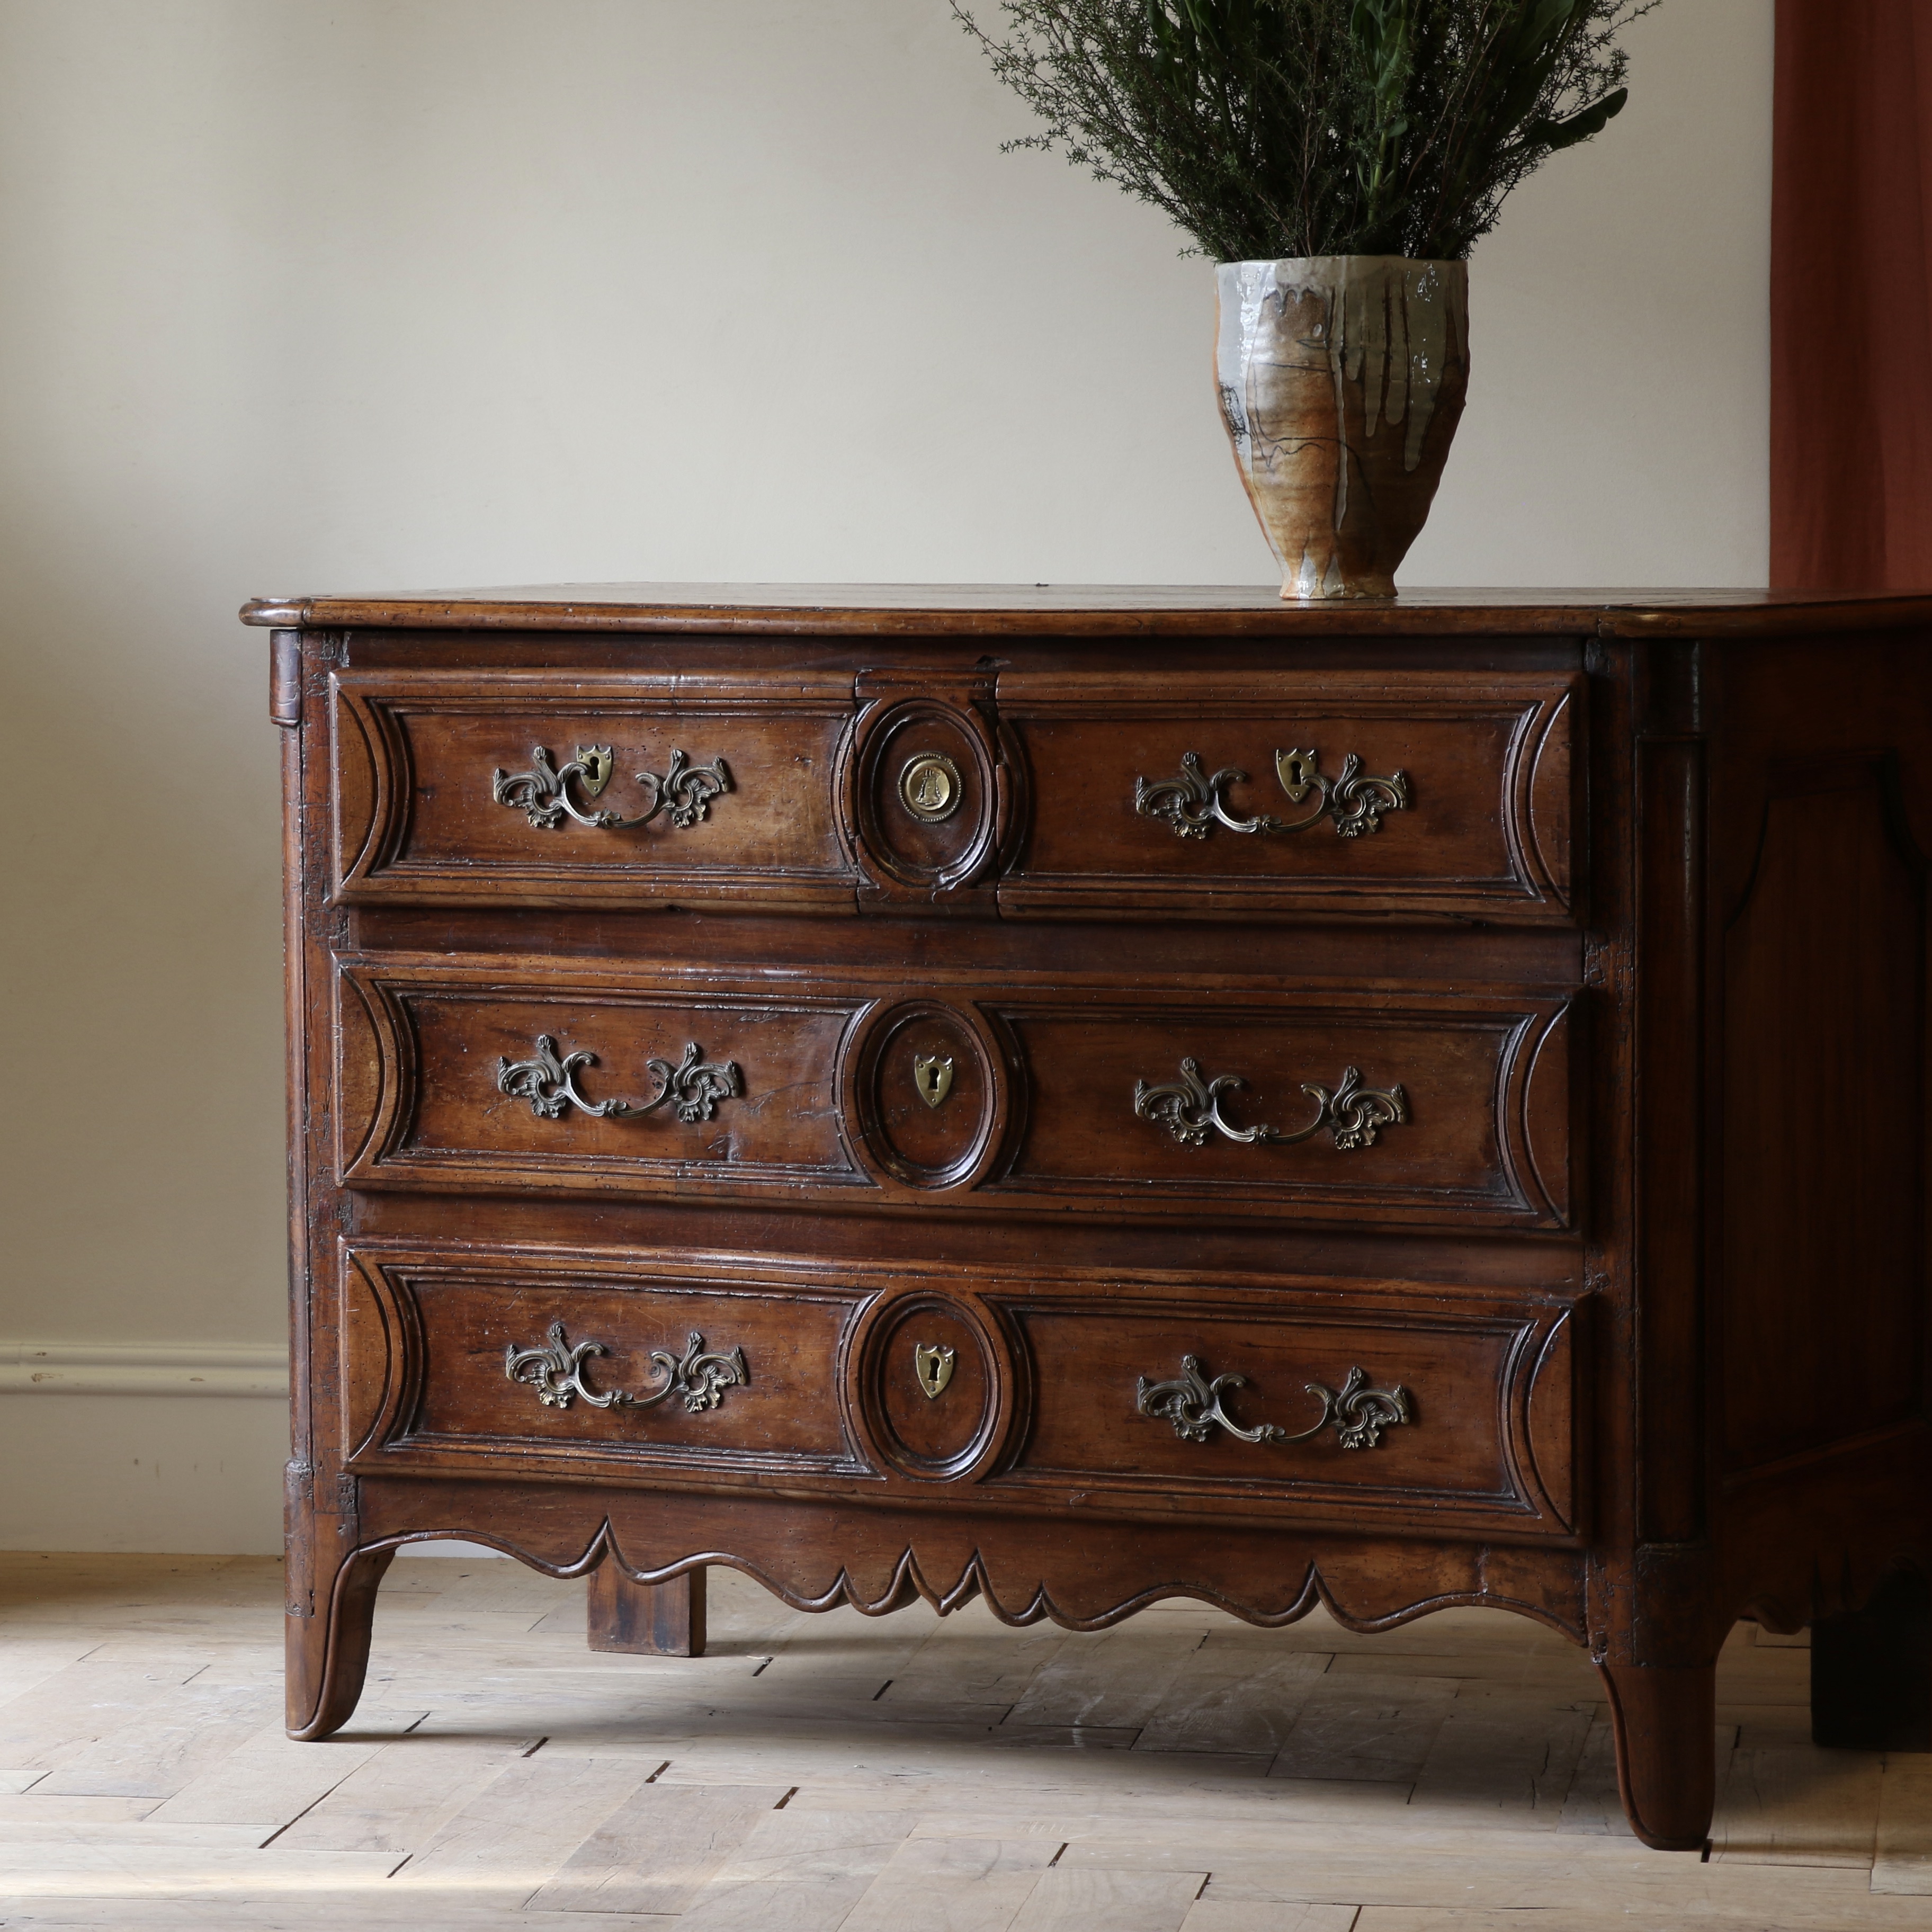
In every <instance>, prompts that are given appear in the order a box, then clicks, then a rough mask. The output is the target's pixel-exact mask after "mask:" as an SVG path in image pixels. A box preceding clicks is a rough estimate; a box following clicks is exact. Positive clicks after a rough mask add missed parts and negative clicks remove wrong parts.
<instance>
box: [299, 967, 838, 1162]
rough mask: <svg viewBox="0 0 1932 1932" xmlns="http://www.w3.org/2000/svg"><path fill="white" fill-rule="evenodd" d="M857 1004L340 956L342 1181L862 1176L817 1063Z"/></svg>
mask: <svg viewBox="0 0 1932 1932" xmlns="http://www.w3.org/2000/svg"><path fill="white" fill-rule="evenodd" d="M863 1004H864V1001H863V999H862V997H860V998H856V999H853V998H839V997H838V996H837V995H833V996H831V997H823V996H814V995H803V994H801V995H796V996H793V995H785V994H772V993H767V992H760V991H758V990H755V989H748V990H745V991H744V992H727V991H724V990H707V991H705V992H698V991H696V990H693V989H682V988H679V987H678V986H675V985H670V986H664V985H654V984H652V983H649V982H644V983H638V982H636V981H632V982H630V983H622V984H615V985H613V984H610V983H600V982H595V981H586V980H560V979H559V978H557V977H555V975H554V973H553V971H552V972H550V974H546V973H545V972H544V971H543V970H541V968H540V967H539V966H538V964H537V962H499V966H498V968H496V970H495V971H488V970H485V971H481V972H478V971H475V970H474V969H466V968H460V967H452V968H438V967H434V966H431V967H426V968H416V969H414V970H410V969H388V970H385V969H383V968H377V967H376V966H374V965H365V964H362V963H359V962H351V963H348V964H346V965H344V968H343V969H342V971H341V975H340V977H339V979H338V997H337V1001H336V1005H337V1014H338V1019H337V1032H338V1054H339V1063H338V1064H339V1067H340V1073H339V1074H338V1097H339V1101H340V1105H339V1106H338V1129H339V1135H338V1164H339V1169H340V1172H341V1175H342V1178H343V1181H344V1184H345V1185H347V1186H350V1187H383V1186H401V1187H410V1186H413V1187H448V1186H451V1185H460V1184H464V1183H470V1184H482V1185H485V1186H491V1185H494V1186H499V1187H500V1186H505V1185H514V1186H517V1187H538V1188H541V1187H566V1188H573V1189H581V1190H592V1191H602V1190H607V1189H609V1188H612V1187H617V1188H628V1189H631V1190H639V1191H643V1192H658V1193H688V1192H705V1191H718V1190H724V1191H730V1190H732V1189H734V1188H739V1187H746V1188H752V1189H759V1188H763V1189H766V1190H769V1189H770V1188H772V1187H777V1188H780V1189H784V1190H796V1189H798V1188H799V1187H812V1188H818V1189H823V1190H828V1191H833V1190H847V1191H849V1190H851V1189H853V1188H855V1187H859V1188H862V1187H865V1186H866V1185H867V1183H866V1181H865V1176H864V1175H862V1173H860V1172H859V1170H858V1169H856V1167H855V1166H853V1163H852V1160H851V1159H850V1156H849V1155H848V1154H847V1151H846V1149H845V1147H844V1142H843V1141H842V1139H841V1136H840V1133H839V1127H838V1118H837V1115H836V1114H835V1111H834V1109H833V1106H832V1070H833V1069H834V1067H835V1065H836V1064H837V1061H838V1051H839V1043H840V1041H841V1038H842V1037H843V1036H844V1034H845V1032H846V1031H847V1028H848V1027H849V1025H850V1022H851V1019H852V1017H853V1013H854V1012H855V1011H856V1010H857V1009H858V1008H859V1007H862V1005H863ZM605 1110H607V1111H605Z"/></svg>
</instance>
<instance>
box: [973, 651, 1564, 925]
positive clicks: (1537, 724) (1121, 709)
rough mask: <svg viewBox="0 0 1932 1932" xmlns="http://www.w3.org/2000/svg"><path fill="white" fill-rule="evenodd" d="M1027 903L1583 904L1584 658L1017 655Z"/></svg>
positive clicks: (1476, 910) (1486, 914) (1195, 907)
mask: <svg viewBox="0 0 1932 1932" xmlns="http://www.w3.org/2000/svg"><path fill="white" fill-rule="evenodd" d="M999 704H1000V717H1001V724H1002V727H1003V728H1004V730H1006V732H1007V734H1008V736H1009V739H1010V742H1013V743H1014V744H1015V745H1017V746H1018V747H1019V751H1020V752H1021V754H1022V756H1023V758H1024V762H1025V767H1026V771H1027V776H1028V790H1029V791H1030V793H1031V799H1032V814H1031V823H1030V825H1029V827H1028V835H1027V838H1026V841H1025V847H1024V850H1022V853H1021V854H1020V856H1019V858H1018V859H1017V861H1016V862H1015V863H1014V864H1013V865H1012V866H1011V867H1010V869H1009V871H1008V873H1007V876H1006V877H1005V878H1004V880H1003V881H1002V883H1001V895H1000V896H1001V910H1002V911H1003V912H1004V913H1007V914H1008V915H1009V916H1035V917H1057V918H1066V917H1079V916H1091V917H1101V916H1124V915H1139V916H1145V917H1148V918H1155V919H1180V918H1194V917H1199V916H1204V915H1206V916H1223V917H1227V918H1233V919H1250V918H1257V917H1268V916H1279V915H1283V914H1293V913H1304V914H1307V913H1379V914H1381V915H1382V916H1392V915H1393V916H1400V915H1404V914H1409V915H1451V916H1455V915H1460V916H1474V917H1478V918H1483V919H1492V920H1496V921H1502V922H1512V923H1549V922H1557V923H1568V922H1571V921H1572V920H1573V919H1574V917H1575V916H1576V913H1577V907H1576V904H1575V890H1574V877H1573V875H1574V869H1575V868H1574V859H1573V842H1574V833H1573V820H1574V818H1575V817H1576V815H1577V814H1576V797H1575V788H1576V784H1577V778H1578V775H1579V774H1580V771H1581V769H1582V764H1583V760H1582V757H1581V755H1580V752H1581V746H1580V743H1579V742H1578V739H1579V734H1580V726H1581V717H1582V707H1583V684H1582V680H1581V679H1580V678H1579V677H1576V676H1568V675H1556V674H1543V673H1535V674H1532V673H1476V672H1458V671H1442V672H1414V671H1412V672H1400V673H1397V672H1391V673H1359V672H1345V671H1268V672H1259V673H1239V674H1235V673H1198V674H1194V675H1188V674H1187V673H1185V672H1184V670H1182V671H1178V672H1177V673H1174V674H1147V673H1124V674H1112V675H1100V674H1097V673H1004V674H1003V675H1002V676H1001V679H1000V685H999Z"/></svg>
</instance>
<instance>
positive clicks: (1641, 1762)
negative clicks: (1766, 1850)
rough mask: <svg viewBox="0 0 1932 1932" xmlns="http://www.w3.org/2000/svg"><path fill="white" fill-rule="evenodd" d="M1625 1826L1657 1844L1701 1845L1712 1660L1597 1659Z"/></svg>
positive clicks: (1712, 1706) (1710, 1775) (1713, 1781)
mask: <svg viewBox="0 0 1932 1932" xmlns="http://www.w3.org/2000/svg"><path fill="white" fill-rule="evenodd" d="M1598 1670H1599V1671H1600V1672H1601V1673H1602V1675H1603V1678H1604V1684H1605V1686H1606V1687H1607V1689H1608V1690H1609V1691H1610V1721H1611V1724H1612V1725H1613V1727H1614V1729H1615V1730H1616V1745H1617V1783H1618V1784H1619V1787H1620V1788H1621V1789H1622V1793H1623V1800H1624V1815H1625V1817H1627V1818H1628V1819H1629V1820H1630V1824H1631V1830H1632V1831H1633V1832H1635V1833H1636V1834H1637V1836H1638V1837H1639V1838H1641V1839H1642V1840H1643V1842H1644V1843H1646V1845H1649V1846H1652V1847H1653V1848H1654V1849H1656V1850H1658V1851H1660V1852H1695V1851H1701V1850H1702V1849H1703V1846H1704V1843H1705V1841H1706V1839H1707V1838H1709V1836H1710V1833H1711V1813H1712V1808H1714V1806H1715V1804H1716V1802H1717V1790H1718V1757H1717V1747H1716V1739H1715V1731H1716V1727H1717V1718H1718V1667H1717V1665H1716V1664H1715V1661H1713V1662H1712V1663H1710V1664H1698V1665H1694V1666H1691V1667H1676V1666H1672V1667H1664V1666H1661V1665H1657V1664H1599V1665H1598Z"/></svg>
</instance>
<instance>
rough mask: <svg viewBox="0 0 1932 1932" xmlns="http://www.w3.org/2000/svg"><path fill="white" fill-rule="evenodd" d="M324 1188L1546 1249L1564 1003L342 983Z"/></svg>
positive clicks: (420, 974)
mask: <svg viewBox="0 0 1932 1932" xmlns="http://www.w3.org/2000/svg"><path fill="white" fill-rule="evenodd" d="M336 1004H337V1013H338V1018H337V1036H338V1082H337V1086H338V1101H339V1105H338V1108H337V1123H338V1163H339V1172H340V1173H341V1176H342V1178H343V1181H344V1184H345V1185H347V1186H350V1187H401V1188H419V1189H420V1188H435V1189H443V1190H448V1189H452V1188H454V1189H461V1188H463V1187H484V1188H489V1189H493V1190H516V1191H521V1190H544V1189H548V1188H560V1189H569V1190H576V1191H580V1192H589V1193H601V1192H606V1191H609V1190H620V1191H624V1192H629V1193H655V1194H670V1195H676V1196H691V1195H699V1194H703V1195H710V1196H733V1195H753V1196H756V1195H764V1196H770V1195H771V1194H772V1193H774V1192H775V1193H780V1194H781V1195H784V1196H787V1197H789V1198H790V1199H802V1198H805V1199H809V1198H814V1197H815V1198H817V1199H822V1200H823V1201H825V1202H827V1203H836V1205H840V1206H853V1205H879V1206H898V1207H901V1208H904V1207H910V1206H915V1205H916V1206H918V1207H920V1208H947V1209H953V1210H959V1211H969V1212H980V1213H989V1212H992V1213H997V1212H1000V1211H1010V1210H1011V1208H1012V1207H1013V1205H1014V1204H1015V1203H1016V1202H1018V1201H1021V1200H1024V1201H1025V1202H1027V1203H1028V1205H1031V1206H1033V1207H1034V1208H1037V1209H1040V1210H1046V1211H1053V1212H1056V1213H1070V1214H1082V1215H1087V1216H1092V1217H1105V1218H1118V1217H1122V1216H1128V1217H1132V1216H1137V1215H1148V1214H1157V1215H1158V1214H1175V1213H1180V1214H1190V1213H1191V1214H1194V1215H1196V1216H1197V1217H1204V1218H1208V1217H1214V1216H1217V1215H1221V1214H1229V1213H1232V1214H1241V1215H1248V1216H1262V1217H1294V1218H1296V1219H1301V1220H1353V1221H1358V1222H1360V1221H1370V1222H1391V1221H1393V1222H1401V1223H1419V1224H1432V1223H1433V1224H1441V1225H1443V1226H1469V1225H1481V1226H1500V1227H1522V1228H1532V1229H1562V1228H1565V1227H1568V1226H1571V1224H1572V1222H1573V1220H1574V1210H1573V1206H1572V1198H1571V1196H1572V1187H1571V1170H1572V1166H1573V1161H1574V1155H1573V1149H1572V1139H1573V1136H1572V1131H1571V1089H1572V1085H1573V1083H1572V1080H1571V1055H1572V1053H1573V1052H1574V1045H1573V1041H1572V1038H1571V1035H1572V1032H1573V1029H1572V1027H1571V1008H1570V1005H1569V1003H1568V1001H1565V1000H1563V999H1561V998H1547V997H1541V996H1537V995H1516V996H1514V997H1511V996H1508V995H1475V994H1457V995H1450V994H1439V995H1425V994H1421V993H1415V992H1406V993H1404V994H1403V995H1400V997H1398V996H1397V995H1394V994H1391V993H1356V994H1340V993H1335V994H1315V993H1310V994H1303V995H1284V994H1280V993H1274V992H1264V991H1262V990H1259V989H1257V988H1256V987H1255V986H1253V984H1252V983H1248V984H1244V985H1242V986H1229V985H1228V984H1227V983H1225V982H1218V981H1217V982H1211V983H1202V984H1199V985H1196V986H1192V987H1190V988H1187V989H1169V991H1168V992H1167V993H1166V995H1165V996H1164V997H1161V998H1134V997H1130V996H1128V995H1124V994H1123V993H1121V991H1120V990H1119V988H1118V984H1109V983H1101V984H1095V983H1091V982H1068V981H1067V980H1059V981H1057V982H1055V983H1052V984H1046V983H1043V984H1042V985H1041V986H1040V987H1039V988H1038V989H1037V990H1036V991H1035V992H1034V993H1033V994H1032V995H1031V997H1028V998H1024V999H1021V998H1013V997H1011V996H1010V995H1007V996H1004V997H1002V996H998V995H995V992H994V990H993V989H991V988H989V987H988V986H986V985H985V984H984V983H983V982H977V981H975V980H973V979H971V978H970V977H964V976H953V975H948V974H944V973H935V974H932V975H931V976H929V977H927V978H926V979H924V980H922V981H921V982H920V983H919V985H918V986H916V987H915V986H907V985H906V984H904V983H902V982H899V981H897V980H893V979H892V978H891V977H888V976H887V975H886V974H883V973H880V974H874V975H871V976H867V977H861V976H859V975H858V974H844V975H841V976H840V977H838V979H836V980H832V979H829V978H828V979H825V980H814V981H812V982H811V983H809V984H808V985H807V986H799V988H798V989H796V990H792V989H784V990H779V991H774V990H772V989H771V986H770V982H769V980H757V979H747V978H742V977H724V975H722V974H717V975H713V974H708V973H703V972H700V971H692V970H688V969H671V968H644V967H625V966H619V965H616V964H615V963H614V962H613V963H612V964H610V965H607V966H604V967H602V968H598V969H595V970H592V969H586V968H581V967H575V968H570V969H567V970H562V971H560V970H559V968H558V966H557V964H556V962H554V961H552V960H547V959H496V960H478V961H471V962H460V963H458V962H447V961H444V960H441V959H424V958H416V957H391V958H389V959H346V960H344V961H343V962H341V968H340V974H339V980H338V998H337V1002H336Z"/></svg>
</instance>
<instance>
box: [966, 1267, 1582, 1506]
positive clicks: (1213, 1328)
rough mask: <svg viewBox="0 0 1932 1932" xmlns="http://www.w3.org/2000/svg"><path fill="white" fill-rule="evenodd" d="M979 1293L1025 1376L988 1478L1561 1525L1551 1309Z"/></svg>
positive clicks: (1571, 1424) (1569, 1476) (1564, 1322)
mask: <svg viewBox="0 0 1932 1932" xmlns="http://www.w3.org/2000/svg"><path fill="white" fill-rule="evenodd" d="M993 1299H995V1301H996V1303H997V1304H998V1305H999V1306H1000V1307H1001V1308H1002V1310H1003V1312H1004V1313H1005V1315H1006V1316H1007V1319H1009V1320H1010V1322H1011V1323H1012V1324H1013V1327H1014V1328H1015V1329H1016V1331H1017V1333H1018V1334H1019V1337H1020V1345H1021V1348H1022V1352H1023V1354H1024V1355H1025V1359H1026V1361H1027V1364H1028V1371H1029V1373H1030V1374H1031V1376H1032V1378H1033V1384H1034V1399H1033V1409H1032V1417H1031V1428H1030V1430H1028V1435H1027V1438H1026V1441H1025V1445H1024V1448H1022V1451H1021V1452H1020V1454H1019V1456H1018V1457H1017V1458H1016V1460H1015V1461H1014V1462H1013V1465H1012V1466H1011V1467H1010V1469H1009V1470H1007V1472H1005V1473H1004V1475H1002V1476H1001V1478H1000V1481H1001V1483H1006V1484H1018V1483H1022V1482H1030V1483H1035V1484H1043V1485H1050V1486H1052V1487H1054V1488H1055V1489H1061V1488H1064V1487H1067V1486H1068V1485H1070V1484H1071V1485H1073V1486H1075V1487H1084V1486H1085V1485H1086V1484H1089V1483H1092V1484H1104V1485H1106V1486H1107V1487H1109V1488H1114V1489H1118V1488H1121V1487H1125V1488H1127V1489H1128V1490H1132V1491H1145V1492H1147V1493H1155V1494H1159V1495H1162V1496H1204V1497H1205V1496H1211V1495H1213V1494H1214V1493H1217V1492H1219V1493H1231V1494H1235V1495H1240V1496H1256V1497H1273V1498H1279V1499H1283V1500H1286V1499H1291V1498H1294V1499H1301V1500H1304V1501H1306V1502H1311V1503H1313V1502H1318V1501H1325V1502H1335V1503H1340V1502H1349V1503H1351V1504H1353V1505H1356V1506H1358V1507H1368V1508H1375V1509H1379V1510H1383V1511H1402V1512H1403V1513H1404V1514H1407V1515H1409V1516H1411V1517H1421V1518H1426V1517H1427V1516H1428V1515H1429V1514H1431V1513H1432V1512H1436V1511H1442V1512H1445V1513H1447V1514H1451V1515H1458V1514H1464V1513H1466V1512H1470V1511H1477V1512H1481V1513H1485V1514H1490V1513H1493V1514H1496V1515H1499V1516H1502V1517H1516V1518H1517V1519H1520V1520H1521V1521H1522V1522H1523V1524H1524V1526H1526V1527H1534V1528H1536V1529H1544V1530H1549V1531H1552V1532H1559V1533H1565V1532H1569V1531H1571V1529H1574V1526H1575V1525H1574V1516H1575V1509H1576V1502H1575V1499H1576V1495H1577V1484H1576V1480H1575V1477H1576V1471H1575V1460H1576V1430H1575V1418H1576V1407H1577V1404H1576V1384H1575V1374H1576V1363H1575V1360H1574V1355H1575V1350H1574V1322H1573V1320H1572V1319H1571V1310H1570V1308H1569V1307H1568V1306H1567V1305H1565V1304H1559V1303H1551V1304H1547V1305H1543V1306H1534V1305H1526V1304H1524V1303H1523V1302H1522V1301H1514V1302H1510V1303H1498V1304H1488V1305H1484V1304H1480V1303H1478V1304H1475V1305H1471V1304H1469V1303H1468V1302H1466V1301H1464V1302H1461V1303H1460V1304H1457V1305H1452V1304H1448V1303H1446V1302H1445V1301H1442V1300H1437V1301H1435V1302H1433V1304H1431V1303H1423V1302H1419V1301H1418V1302H1412V1303H1410V1304H1408V1305H1404V1304H1403V1302H1401V1301H1396V1302H1394V1304H1382V1305H1380V1306H1374V1305H1365V1304H1364V1303H1363V1302H1361V1301H1356V1302H1354V1303H1352V1304H1343V1305H1342V1306H1339V1307H1338V1306H1334V1305H1333V1304H1331V1305H1330V1306H1328V1307H1323V1306H1322V1305H1321V1304H1319V1301H1316V1300H1315V1299H1314V1298H1307V1299H1301V1300H1300V1301H1296V1300H1295V1299H1293V1298H1265V1299H1264V1298H1260V1297H1254V1298H1247V1301H1246V1302H1245V1305H1241V1304H1234V1305H1231V1304H1230V1302H1229V1301H1227V1300H1225V1299H1224V1300H1221V1301H1218V1302H1217V1301H1215V1300H1214V1299H1211V1298H1204V1299H1203V1300H1202V1301H1199V1302H1196V1303H1193V1304H1190V1305H1187V1306H1185V1307H1183V1306H1179V1305H1177V1304H1175V1302H1174V1301H1172V1300H1167V1301H1157V1300H1154V1299H1143V1298H1137V1297H1136V1295H1135V1293H1134V1292H1133V1289H1132V1288H1131V1287H1130V1286H1123V1287H1122V1288H1121V1290H1120V1292H1118V1294H1117V1295H1115V1297H1113V1298H1112V1299H1111V1300H1110V1301H1109V1304H1108V1305H1107V1306H1106V1307H1104V1308H1102V1307H1097V1306H1096V1305H1095V1304H1094V1303H1093V1302H1092V1301H1088V1300H1075V1299H1067V1300H1064V1301H1055V1300H1053V1299H1052V1298H1050V1297H1049V1296H1046V1295H1038V1294H1036V1295H1029V1296H1027V1297H1025V1298H1015V1299H1013V1300H1012V1301H1007V1300H1005V1299H1004V1298H1001V1297H998V1296H997V1295H996V1296H995V1297H994V1298H993ZM1284 1299H1286V1305H1283V1304H1284Z"/></svg>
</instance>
